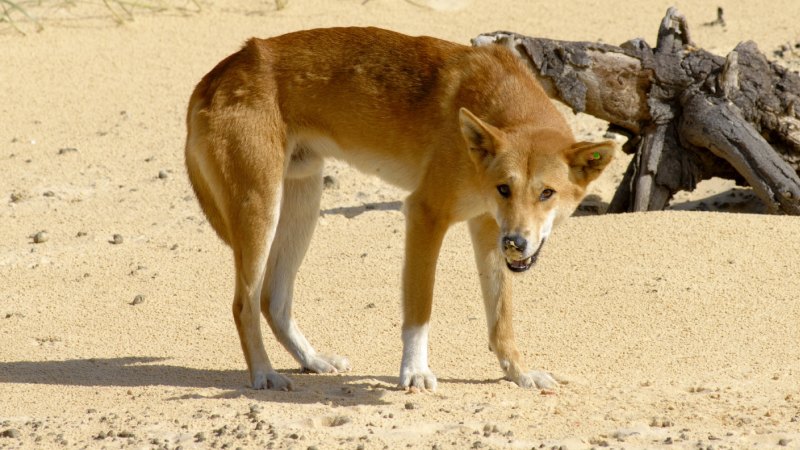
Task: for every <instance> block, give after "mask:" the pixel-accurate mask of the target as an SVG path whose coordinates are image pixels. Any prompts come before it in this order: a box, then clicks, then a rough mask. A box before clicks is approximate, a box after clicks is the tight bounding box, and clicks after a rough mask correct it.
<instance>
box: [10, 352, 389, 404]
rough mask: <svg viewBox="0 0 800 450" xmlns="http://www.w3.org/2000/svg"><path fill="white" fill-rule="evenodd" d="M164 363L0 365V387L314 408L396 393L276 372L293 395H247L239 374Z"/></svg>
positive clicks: (383, 383) (368, 384)
mask: <svg viewBox="0 0 800 450" xmlns="http://www.w3.org/2000/svg"><path fill="white" fill-rule="evenodd" d="M166 360H167V358H157V357H122V358H89V359H71V360H65V361H14V362H2V363H0V383H24V384H49V385H62V386H63V385H67V386H106V387H145V386H167V387H179V388H198V389H201V388H213V389H218V390H221V391H222V392H219V391H214V392H213V393H209V392H207V391H203V392H197V393H189V394H184V395H180V396H176V397H171V398H168V400H191V399H205V398H237V397H247V398H252V399H254V400H261V401H275V402H288V403H319V402H322V401H330V402H332V403H333V404H336V405H340V406H348V405H365V404H373V405H379V404H386V402H385V401H383V400H382V397H383V395H384V394H385V393H386V392H387V391H391V390H394V389H397V388H396V387H395V383H396V380H395V379H394V378H393V377H364V376H350V375H346V374H336V375H316V374H307V373H303V372H301V371H300V370H299V369H298V370H290V371H280V372H281V373H284V374H287V375H288V376H289V377H290V378H292V381H293V382H294V390H293V392H278V391H268V390H261V391H257V390H253V389H251V388H250V387H249V386H247V372H246V371H244V370H209V369H194V368H189V367H180V366H173V365H169V364H164V361H166Z"/></svg>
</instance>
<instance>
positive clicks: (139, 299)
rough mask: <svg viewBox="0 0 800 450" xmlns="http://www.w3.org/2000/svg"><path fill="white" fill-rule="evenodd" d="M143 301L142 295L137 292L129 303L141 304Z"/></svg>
mask: <svg viewBox="0 0 800 450" xmlns="http://www.w3.org/2000/svg"><path fill="white" fill-rule="evenodd" d="M142 303H144V295H142V294H138V295H137V296H136V297H133V301H132V302H131V303H130V304H131V305H133V306H136V305H141V304H142Z"/></svg>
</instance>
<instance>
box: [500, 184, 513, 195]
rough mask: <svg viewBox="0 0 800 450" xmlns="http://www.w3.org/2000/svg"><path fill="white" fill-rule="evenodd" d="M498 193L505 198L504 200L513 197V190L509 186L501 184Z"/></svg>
mask: <svg viewBox="0 0 800 450" xmlns="http://www.w3.org/2000/svg"><path fill="white" fill-rule="evenodd" d="M497 192H499V193H500V195H502V196H503V198H508V197H511V188H510V187H508V185H507V184H501V185H499V186H497Z"/></svg>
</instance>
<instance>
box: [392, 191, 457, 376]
mask: <svg viewBox="0 0 800 450" xmlns="http://www.w3.org/2000/svg"><path fill="white" fill-rule="evenodd" d="M447 225H448V224H447V223H443V222H442V221H441V220H440V218H439V217H437V216H436V215H435V213H434V210H433V209H432V208H430V207H429V206H428V205H426V204H425V203H424V202H421V201H418V200H416V199H415V198H414V196H413V195H412V196H410V197H409V198H408V200H407V201H406V258H405V265H404V267H403V361H402V363H401V366H400V386H401V387H405V388H410V387H414V388H418V389H429V390H431V391H433V390H435V389H436V376H435V375H434V374H433V372H431V370H430V368H429V367H428V330H429V321H430V317H431V303H432V302H433V283H434V277H435V275H436V260H437V259H438V257H439V249H440V248H441V245H442V239H443V238H444V234H445V232H446V231H447Z"/></svg>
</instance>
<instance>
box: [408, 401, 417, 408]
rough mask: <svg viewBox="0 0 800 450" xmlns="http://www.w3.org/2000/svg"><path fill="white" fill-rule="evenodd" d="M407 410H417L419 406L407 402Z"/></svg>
mask: <svg viewBox="0 0 800 450" xmlns="http://www.w3.org/2000/svg"><path fill="white" fill-rule="evenodd" d="M406 409H417V405H415V404H413V403H411V402H406Z"/></svg>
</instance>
